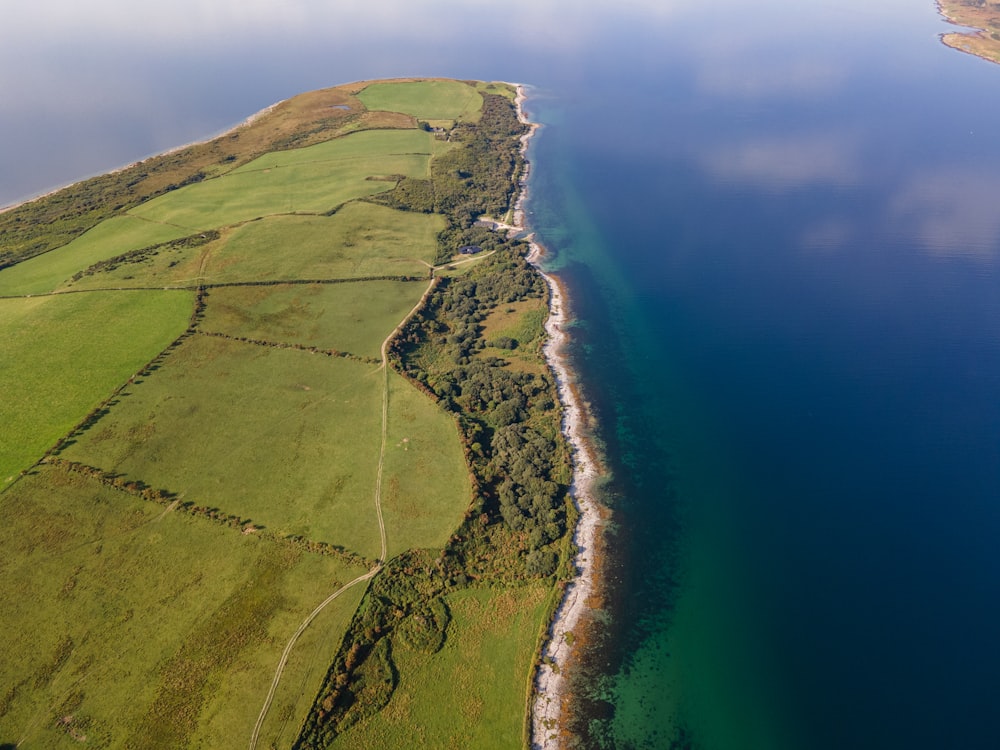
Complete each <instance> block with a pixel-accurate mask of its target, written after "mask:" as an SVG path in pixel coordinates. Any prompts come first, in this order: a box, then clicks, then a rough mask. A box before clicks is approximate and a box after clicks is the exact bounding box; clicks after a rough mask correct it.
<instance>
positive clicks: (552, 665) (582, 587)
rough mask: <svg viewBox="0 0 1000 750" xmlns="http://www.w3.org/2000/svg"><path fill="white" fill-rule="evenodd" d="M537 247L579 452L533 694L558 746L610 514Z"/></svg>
mask: <svg viewBox="0 0 1000 750" xmlns="http://www.w3.org/2000/svg"><path fill="white" fill-rule="evenodd" d="M526 98H527V94H526V91H525V88H524V86H522V85H518V87H517V102H516V103H517V111H518V116H519V117H520V119H521V121H522V122H524V123H525V124H527V125H529V126H530V127H531V130H530V131H529V132H528V134H527V135H525V136H524V138H523V139H522V151H523V152H526V151H527V148H528V144H529V142H530V139H531V137H532V135H533V134H534V132H535V130H536V129H537V128H538V125H537V124H536V123H531V122H529V120H528V118H527V117H526V115H525V112H524V107H523V104H524V101H525V99H526ZM528 170H529V167H528V166H527V165H526V166H525V172H524V174H523V175H522V178H521V186H520V193H519V196H518V200H517V204H516V206H515V209H514V218H513V225H514V227H515V230H516V231H527V230H528V229H529V228H528V226H527V220H526V214H525V208H524V206H525V203H526V201H527V197H528V188H527V178H528ZM528 240H529V242H530V244H531V253H530V254H529V256H528V261H529V262H530V263H531V264H532V265H533V266H534V267H535V268H536V269H537V270H538V272H539V273H540V274H541V275H542V277H543V278H544V279H545V281H546V283H547V284H548V287H549V317H548V320H547V321H546V323H545V330H546V333H547V334H548V339H547V341H546V343H545V348H544V353H545V359H546V361H547V362H548V363H549V367H550V368H551V369H552V372H553V373H554V375H555V378H556V384H557V386H558V391H559V400H560V402H561V403H562V407H563V422H562V429H563V435H564V436H565V438H566V441H567V442H568V443H569V445H570V449H571V451H572V455H573V478H572V481H571V485H570V494H571V496H572V498H573V501H574V503H575V504H576V507H577V509H578V510H579V512H580V516H579V519H578V520H577V524H576V528H575V529H574V533H573V541H574V542H575V544H576V547H577V554H576V558H575V560H574V565H575V567H576V577H575V578H574V579H573V581H572V582H570V583H569V585H568V586H566V588H565V590H564V592H563V595H562V600H561V602H560V604H559V606H558V608H557V609H556V612H555V615H554V616H553V619H552V623H551V624H550V626H549V629H548V637H547V642H546V643H545V645H544V648H543V652H542V663H541V664H540V666H539V667H538V671H537V674H536V676H535V681H534V694H533V696H532V699H531V704H532V705H531V747H532V748H540V750H556V748H559V747H560V745H561V742H560V740H561V738H562V736H563V733H564V732H565V730H566V721H567V718H568V715H569V705H568V704H569V701H570V700H571V698H572V696H571V694H570V692H569V684H568V682H569V679H568V673H569V669H570V666H571V664H572V662H573V660H574V659H575V658H576V656H577V653H578V650H579V649H578V646H579V645H580V640H578V639H579V638H582V632H574V629H575V628H578V627H579V626H581V625H584V624H585V621H586V618H587V616H588V614H589V613H590V612H591V611H592V609H593V607H592V603H591V597H592V596H593V594H594V593H595V589H596V585H597V571H598V567H599V560H600V554H599V540H600V535H601V530H602V528H603V525H604V521H605V518H604V516H605V514H604V513H603V512H602V509H601V507H600V506H599V505H598V503H597V500H596V499H595V497H594V484H595V481H596V480H597V479H598V478H599V477H600V475H601V473H602V469H601V462H600V459H599V457H598V453H597V451H596V449H595V447H594V445H593V443H592V442H591V440H589V439H588V432H589V430H590V428H591V425H592V421H593V420H592V418H591V415H590V414H589V412H588V410H587V408H586V405H585V403H584V401H583V399H582V397H581V394H580V391H579V390H578V388H577V387H576V385H575V376H574V373H573V372H572V370H571V367H570V362H569V359H568V357H567V354H566V347H567V344H568V334H567V333H566V332H565V329H564V327H565V325H566V324H567V322H568V321H569V312H568V304H567V301H568V295H567V293H566V288H565V285H564V284H563V282H562V281H561V280H560V279H559V278H558V276H555V275H553V274H550V273H547V272H546V271H545V270H544V269H543V268H542V266H541V258H542V257H543V255H544V253H545V250H544V248H543V247H542V246H541V245H539V244H538V242H536V241H535V239H534V235H533V234H528Z"/></svg>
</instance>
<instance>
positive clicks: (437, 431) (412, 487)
mask: <svg viewBox="0 0 1000 750" xmlns="http://www.w3.org/2000/svg"><path fill="white" fill-rule="evenodd" d="M388 428H389V429H388V441H387V446H386V454H385V480H384V482H385V486H384V487H383V497H382V513H383V515H384V516H385V525H386V534H387V536H388V542H389V554H390V555H392V554H396V553H399V552H403V551H405V550H407V549H412V548H432V547H444V545H445V543H446V542H447V541H448V536H449V535H450V534H451V533H452V532H453V531H454V530H455V529H456V528H458V526H459V524H460V523H461V522H462V517H463V515H464V514H465V511H466V509H467V508H468V507H469V506H470V505H471V503H472V486H471V483H470V481H469V469H468V467H467V466H466V465H465V458H464V456H463V454H462V448H461V444H460V442H459V435H458V428H457V426H456V425H455V421H454V419H453V418H452V417H451V415H449V414H448V413H446V412H445V411H443V410H442V409H441V408H440V407H438V406H437V405H436V404H435V403H434V402H433V401H431V399H430V397H428V396H427V395H425V394H423V393H421V392H420V391H418V390H417V389H416V388H414V387H413V386H412V385H410V383H409V382H407V381H406V380H405V379H404V378H403V377H402V376H400V375H397V374H396V373H394V372H392V373H390V374H389V425H388Z"/></svg>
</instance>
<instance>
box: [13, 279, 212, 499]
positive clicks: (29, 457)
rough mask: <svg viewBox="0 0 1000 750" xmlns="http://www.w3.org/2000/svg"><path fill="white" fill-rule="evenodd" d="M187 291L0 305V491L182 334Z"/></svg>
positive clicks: (188, 306)
mask: <svg viewBox="0 0 1000 750" xmlns="http://www.w3.org/2000/svg"><path fill="white" fill-rule="evenodd" d="M193 307H194V299H193V295H192V294H191V293H188V292H153V293H139V292H102V293H92V294H67V295H57V296H48V297H33V298H31V299H5V300H0V340H2V341H3V348H2V351H0V393H2V394H3V397H2V398H0V424H2V425H3V429H2V431H0V488H3V487H5V486H7V485H8V484H9V482H10V480H11V479H12V478H13V476H16V475H17V473H18V472H19V471H21V470H23V469H26V468H28V467H29V466H30V465H31V464H32V463H34V462H35V461H37V460H38V459H39V458H41V456H42V454H43V453H44V452H45V451H46V450H47V449H48V448H50V447H51V446H52V445H53V444H54V443H55V441H56V440H57V439H58V438H60V437H61V436H62V435H64V434H65V433H66V432H67V431H68V430H69V429H70V428H71V427H72V426H73V425H75V424H76V423H77V422H79V421H80V420H81V419H83V417H85V416H86V415H87V413H88V412H89V411H90V410H91V409H93V408H95V407H96V406H98V405H99V404H100V403H101V401H103V400H104V399H105V398H107V397H108V396H109V395H110V394H111V392H112V391H113V390H114V389H115V388H117V387H118V386H120V385H122V384H123V383H125V381H127V380H128V378H129V377H131V376H132V375H133V374H134V373H135V372H136V371H137V370H139V368H141V367H142V366H143V365H144V364H146V362H148V361H149V360H151V359H152V358H153V357H154V356H156V355H157V354H158V353H159V352H160V351H162V350H163V348H164V347H166V346H167V344H169V343H170V342H171V341H173V340H174V339H175V338H176V337H177V336H179V335H180V334H181V332H182V331H183V330H184V328H185V327H186V325H187V321H188V317H189V316H190V315H191V310H192V309H193Z"/></svg>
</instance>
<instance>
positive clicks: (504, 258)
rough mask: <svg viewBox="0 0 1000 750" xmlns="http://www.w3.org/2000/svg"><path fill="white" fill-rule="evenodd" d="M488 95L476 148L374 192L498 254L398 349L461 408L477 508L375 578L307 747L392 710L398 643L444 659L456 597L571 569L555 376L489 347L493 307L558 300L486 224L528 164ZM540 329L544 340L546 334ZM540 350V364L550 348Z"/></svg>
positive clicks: (448, 246) (449, 281)
mask: <svg viewBox="0 0 1000 750" xmlns="http://www.w3.org/2000/svg"><path fill="white" fill-rule="evenodd" d="M485 99H486V102H487V104H486V107H485V109H484V112H483V117H482V119H481V121H480V122H479V123H478V124H463V125H459V126H456V128H455V130H453V131H452V134H451V138H452V139H453V140H455V141H458V142H460V143H462V144H463V147H462V148H458V149H454V150H453V151H450V152H448V153H447V154H445V155H444V156H441V157H438V158H437V159H435V161H434V162H433V163H432V178H431V180H403V181H401V182H400V184H399V186H398V187H397V188H396V189H395V190H394V191H392V192H391V193H388V194H383V195H382V196H377V197H376V198H374V199H373V200H376V201H378V202H385V203H388V204H389V205H394V206H395V207H397V208H406V209H409V210H415V211H431V210H436V211H440V212H442V213H444V214H445V215H446V216H447V218H448V220H449V226H448V228H447V229H446V230H445V231H444V232H442V234H441V235H440V237H439V246H440V253H441V255H440V257H441V258H448V257H451V255H453V254H454V252H455V251H456V249H457V248H458V247H459V246H461V245H466V244H474V245H478V246H480V247H482V248H483V249H484V250H496V251H497V252H496V253H495V254H494V255H491V256H490V257H488V258H484V259H483V260H482V261H480V262H479V263H477V264H475V267H474V268H472V269H471V270H470V271H469V272H467V273H466V274H465V275H463V276H461V277H458V278H440V279H438V281H437V284H436V286H435V287H434V289H433V291H432V292H431V294H429V295H428V297H427V299H426V301H425V304H424V306H423V307H422V308H421V310H420V311H419V312H418V313H417V314H415V315H414V316H413V317H412V318H411V319H410V321H409V322H408V324H407V325H406V326H405V327H404V329H403V330H402V331H401V332H400V333H399V335H398V336H397V337H395V338H394V340H393V342H392V344H391V346H390V349H389V356H390V361H391V362H392V364H393V366H394V367H396V368H397V369H398V370H400V371H401V372H402V373H403V374H404V375H406V376H407V377H408V378H409V379H410V380H411V382H413V383H414V384H415V385H417V387H419V388H421V389H422V390H423V391H424V392H426V393H428V394H430V395H431V396H432V397H433V398H435V399H436V400H437V401H438V402H439V403H440V404H441V405H442V406H443V407H444V408H445V409H447V410H449V411H450V412H452V413H453V414H454V416H455V419H456V422H457V424H458V425H459V428H460V432H461V437H462V442H463V445H464V449H465V457H466V460H467V461H468V462H469V466H470V471H471V477H472V484H473V488H474V498H473V504H472V506H471V507H470V509H469V511H468V512H467V514H466V517H465V520H464V522H463V523H462V525H461V527H460V528H459V529H458V530H457V532H456V533H455V534H454V535H453V536H452V537H451V539H450V540H449V542H448V544H447V545H446V547H445V549H444V550H443V551H442V552H441V553H440V555H439V556H438V557H437V558H436V559H433V558H431V557H430V556H429V553H427V552H420V551H411V552H410V553H407V554H405V555H403V556H401V557H399V558H396V559H395V560H392V561H390V562H389V563H387V565H386V568H385V569H384V570H383V571H382V572H381V573H380V574H379V575H378V576H376V577H375V578H373V579H372V583H371V589H370V590H369V592H368V593H367V594H366V596H365V599H364V602H363V603H362V605H361V607H360V608H359V610H358V612H357V614H356V615H355V617H354V620H353V621H352V623H351V626H350V629H349V632H348V633H347V634H346V635H345V638H344V641H343V644H342V646H341V649H340V651H339V653H338V655H337V658H336V661H335V663H334V664H333V666H332V667H331V669H330V671H329V673H328V674H327V678H326V681H325V682H324V685H323V688H322V689H321V691H320V694H319V696H318V698H317V701H316V703H315V704H314V706H313V709H312V711H311V712H310V715H309V717H308V718H307V720H306V723H305V726H304V728H303V730H302V733H301V735H300V736H299V739H298V740H297V742H296V744H295V748H296V750H306V749H309V750H313V749H318V748H323V747H327V746H328V745H329V744H330V742H331V741H332V740H333V739H334V738H335V737H336V736H337V735H338V734H340V733H341V732H343V731H344V730H346V729H347V728H348V727H350V726H352V725H353V724H354V723H356V722H357V721H359V720H361V719H363V718H365V717H367V716H370V715H372V714H374V713H376V712H377V711H379V710H381V709H382V707H383V706H384V705H385V704H386V703H387V702H388V701H389V698H390V697H391V694H392V691H393V689H394V687H395V684H396V680H397V675H396V671H395V665H394V662H393V656H392V655H393V653H394V651H395V650H396V649H399V648H411V649H416V650H420V651H424V652H431V653H433V652H434V651H436V650H437V649H439V648H440V647H441V646H442V644H443V643H444V641H445V638H446V635H447V629H448V624H449V622H450V616H449V612H448V608H447V605H446V603H445V599H444V595H445V594H447V592H448V591H450V590H453V589H455V588H463V587H466V586H470V585H477V584H478V585H483V584H490V583H499V584H503V585H516V584H517V582H518V581H521V580H526V579H532V578H534V579H537V578H540V577H546V576H551V575H553V574H554V573H556V572H557V569H558V566H559V561H560V559H562V560H564V561H567V562H566V563H565V564H566V565H568V560H569V558H570V551H571V544H570V542H569V538H568V535H567V526H568V520H569V519H568V518H567V515H568V513H570V512H572V506H571V504H570V502H569V498H568V494H567V490H568V486H567V485H568V481H569V475H570V464H569V453H568V451H567V448H566V446H565V444H564V442H563V439H562V434H561V432H560V413H559V410H558V408H557V405H556V390H555V383H554V381H553V380H552V378H551V376H550V375H549V374H548V372H547V371H545V370H542V371H537V370H533V369H532V370H523V369H521V370H519V369H515V368H512V367H510V366H509V364H510V363H509V362H507V361H506V360H504V359H501V358H499V357H497V356H494V355H491V354H490V353H488V352H486V351H484V350H485V349H486V347H487V342H486V340H485V339H484V337H483V332H482V324H483V322H484V321H485V320H486V318H487V317H488V316H489V314H490V313H491V311H493V310H495V309H497V308H498V307H499V306H501V305H508V304H511V303H514V302H517V301H519V300H524V299H529V298H536V299H538V298H542V299H544V298H545V297H546V295H547V289H546V286H545V283H544V280H543V279H542V278H541V277H540V275H539V274H538V273H537V272H536V271H535V270H534V269H532V268H531V266H530V265H528V263H527V262H526V261H525V259H524V252H525V250H526V246H525V245H524V244H523V243H520V242H517V241H513V240H511V239H509V238H508V237H507V236H506V235H505V234H502V233H499V232H495V231H491V230H490V229H488V228H486V227H480V226H473V221H474V219H475V218H476V217H477V216H479V215H482V214H484V213H495V214H498V215H500V214H503V213H505V212H506V210H507V208H508V207H509V205H510V200H511V198H512V197H513V195H514V188H515V187H516V178H517V175H518V174H519V171H520V167H521V156H520V151H519V145H520V144H519V137H520V135H521V134H522V133H523V132H524V126H523V125H522V124H521V123H520V122H518V120H517V117H516V114H515V112H514V109H513V107H512V106H511V104H510V102H509V101H508V100H506V99H503V98H502V97H495V96H487V97H485ZM538 325H539V328H540V326H541V321H539V323H538ZM541 334H542V331H541V330H539V331H538V332H537V335H536V336H534V337H533V338H532V339H531V340H533V341H537V342H540V341H541V339H542V338H543V337H542V335H541ZM501 338H502V337H501ZM507 339H509V340H507V341H501V343H503V344H505V347H504V348H505V349H507V350H511V349H514V348H515V347H517V346H518V344H517V342H514V340H513V339H510V337H507ZM538 345H539V346H540V343H539V344H538ZM537 354H538V356H539V358H540V357H541V351H540V349H539V350H537ZM563 570H566V568H564V569H563Z"/></svg>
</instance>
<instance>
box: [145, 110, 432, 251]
mask: <svg viewBox="0 0 1000 750" xmlns="http://www.w3.org/2000/svg"><path fill="white" fill-rule="evenodd" d="M447 148H448V145H447V144H445V143H442V142H441V141H438V140H436V139H435V138H434V137H433V136H432V135H431V134H430V133H425V132H424V131H422V130H367V131H362V132H359V133H352V134H350V135H346V136H343V137H341V138H335V139H334V140H331V141H325V142H323V143H318V144H316V145H314V146H308V147H306V148H301V149H292V150H289V151H275V152H272V153H269V154H265V155H264V156H261V157H259V158H257V159H254V160H253V161H252V162H250V163H248V164H245V165H243V166H242V167H240V168H239V169H235V170H233V171H232V172H228V173H226V174H224V175H221V176H219V177H215V178H212V179H208V180H204V181H203V182H198V183H195V184H192V185H187V186H185V187H182V188H179V189H177V190H174V191H172V192H169V193H167V194H166V195H162V196H160V197H158V198H154V199H153V200H151V201H148V202H146V203H144V204H142V205H141V206H139V207H137V208H135V209H133V210H132V211H130V212H129V213H130V215H133V216H138V217H140V218H144V219H146V220H148V221H154V222H160V223H162V224H170V225H173V226H177V227H184V230H185V233H186V234H190V233H192V232H197V231H204V230H206V229H217V228H220V227H224V226H230V225H233V224H239V223H241V222H245V221H251V220H253V219H257V218H261V217H264V216H273V215H275V214H290V213H325V212H328V211H331V210H333V209H335V208H337V207H338V206H340V205H342V204H344V203H346V202H348V201H351V200H355V199H357V198H363V197H365V196H368V195H373V194H375V193H381V192H384V191H386V190H391V189H392V187H393V186H394V185H395V179H398V178H397V177H396V176H397V175H403V176H406V177H427V176H428V170H429V164H430V159H431V156H433V155H434V154H437V153H442V152H443V151H445V150H447ZM394 178H395V179H394Z"/></svg>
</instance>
